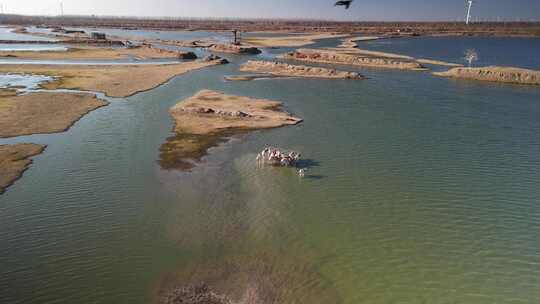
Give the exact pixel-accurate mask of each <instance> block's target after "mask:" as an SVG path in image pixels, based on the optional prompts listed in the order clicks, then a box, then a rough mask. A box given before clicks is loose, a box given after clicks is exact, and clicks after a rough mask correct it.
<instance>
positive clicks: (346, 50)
mask: <svg viewBox="0 0 540 304" xmlns="http://www.w3.org/2000/svg"><path fill="white" fill-rule="evenodd" d="M326 50H328V51H332V52H338V53H342V54H349V55H362V56H369V57H378V58H390V59H400V60H414V58H413V57H411V56H407V55H402V54H396V53H388V52H379V51H369V50H363V49H358V48H345V47H340V48H328V49H326Z"/></svg>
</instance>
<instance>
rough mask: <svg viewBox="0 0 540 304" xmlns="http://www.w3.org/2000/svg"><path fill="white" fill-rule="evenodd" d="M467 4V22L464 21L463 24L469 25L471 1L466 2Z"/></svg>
mask: <svg viewBox="0 0 540 304" xmlns="http://www.w3.org/2000/svg"><path fill="white" fill-rule="evenodd" d="M467 3H468V4H469V6H468V8H467V20H465V24H469V21H470V20H471V7H472V4H473V0H467Z"/></svg>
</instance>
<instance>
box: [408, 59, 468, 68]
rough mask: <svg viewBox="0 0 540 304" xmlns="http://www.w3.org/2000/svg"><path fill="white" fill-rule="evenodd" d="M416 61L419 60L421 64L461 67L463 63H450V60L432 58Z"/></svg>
mask: <svg viewBox="0 0 540 304" xmlns="http://www.w3.org/2000/svg"><path fill="white" fill-rule="evenodd" d="M416 62H419V63H422V64H431V65H440V66H448V67H462V66H463V64H459V63H452V62H446V61H440V60H433V59H416Z"/></svg>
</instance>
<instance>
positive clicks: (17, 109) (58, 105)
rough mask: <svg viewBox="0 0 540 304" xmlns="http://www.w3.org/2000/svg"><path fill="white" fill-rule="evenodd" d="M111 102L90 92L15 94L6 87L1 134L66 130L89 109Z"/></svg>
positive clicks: (1, 107)
mask: <svg viewBox="0 0 540 304" xmlns="http://www.w3.org/2000/svg"><path fill="white" fill-rule="evenodd" d="M2 91H5V90H2ZM107 104H108V103H107V102H105V101H103V100H100V99H98V98H96V96H95V95H94V94H87V93H58V92H51V93H49V92H38V93H30V94H26V95H13V94H10V91H5V92H4V94H2V96H0V138H6V137H15V136H22V135H31V134H50V133H58V132H63V131H66V130H68V129H69V128H70V127H71V126H72V125H73V124H74V123H75V122H76V121H78V120H79V119H80V118H81V117H83V116H84V115H86V114H87V113H89V112H91V111H93V110H95V109H97V108H100V107H103V106H106V105H107Z"/></svg>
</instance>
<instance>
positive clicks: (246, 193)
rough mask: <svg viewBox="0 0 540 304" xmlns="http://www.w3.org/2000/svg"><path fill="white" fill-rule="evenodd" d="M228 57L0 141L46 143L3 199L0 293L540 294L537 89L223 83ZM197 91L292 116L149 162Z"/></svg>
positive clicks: (34, 296) (428, 298)
mask: <svg viewBox="0 0 540 304" xmlns="http://www.w3.org/2000/svg"><path fill="white" fill-rule="evenodd" d="M454 39H456V44H457V43H461V42H462V41H461V39H462V38H454ZM412 41H414V43H416V42H418V43H420V44H419V45H422V44H421V43H422V40H421V39H415V40H412ZM530 41H531V43H530V45H531V46H532V47H534V45H535V43H536V42H535V41H536V40H530ZM526 45H529V44H526ZM508 48H509V49H511V48H512V44H509V45H508ZM388 50H392V48H389V49H388ZM417 52H421V50H417ZM264 56H269V55H268V54H266V55H263V57H264ZM230 59H231V60H232V61H233V63H232V64H230V65H226V66H220V67H215V68H211V69H207V70H201V71H196V72H193V73H190V74H187V75H183V76H180V77H177V78H175V79H173V80H172V81H170V82H169V83H167V84H165V85H163V86H161V87H159V88H157V89H155V90H152V91H149V92H145V93H142V94H138V95H136V96H133V97H130V98H128V99H126V100H124V99H117V100H111V105H110V106H108V107H105V108H101V109H98V110H96V111H94V112H92V113H91V114H89V115H87V116H85V117H84V118H83V119H82V120H81V121H79V122H78V123H77V124H76V125H75V126H74V127H73V128H72V129H71V130H70V131H68V132H66V133H62V134H56V135H35V136H27V137H20V138H13V139H8V140H5V139H3V140H0V143H14V142H35V143H46V144H48V145H49V146H48V148H47V150H46V151H45V153H44V154H42V155H40V156H38V157H36V158H35V159H34V164H33V165H32V167H31V169H30V170H28V171H27V172H26V173H25V175H24V177H23V178H22V179H21V180H19V181H18V182H17V183H16V184H15V185H14V186H13V187H11V188H9V189H8V191H7V192H6V193H5V194H4V195H2V196H0V218H1V220H0V264H1V265H0V266H1V267H0V268H1V269H2V275H1V276H0V303H148V302H150V301H152V299H154V294H155V291H156V290H157V289H159V288H160V286H163V285H165V284H188V283H191V282H195V281H201V280H204V281H206V282H209V283H210V284H211V285H212V286H215V288H217V289H218V290H219V291H222V292H227V293H229V294H232V295H233V296H235V297H239V296H241V295H242V294H244V292H245V291H246V290H251V289H253V288H255V289H256V290H258V292H260V293H264V294H265V296H264V298H265V299H276V298H277V299H280V301H279V302H281V303H351V304H352V303H381V304H383V303H384V304H386V303H536V302H537V301H538V299H540V289H539V288H538V286H540V242H539V238H538V236H539V235H540V220H539V219H540V205H539V202H540V137H538V136H537V133H538V129H539V128H540V120H539V119H538V117H540V105H539V103H538V101H539V100H540V98H539V97H540V89H539V88H537V87H527V86H513V85H498V84H490V83H481V82H464V81H455V80H448V79H444V78H436V77H432V76H431V75H430V74H429V73H424V72H404V71H385V70H361V72H362V73H363V74H365V75H366V76H368V79H367V80H363V81H347V80H337V81H325V80H302V79H274V80H258V81H253V82H225V81H223V75H231V74H238V72H237V64H238V63H241V62H242V61H243V60H246V59H248V58H247V57H234V56H233V57H230ZM441 59H443V58H441ZM449 59H451V58H449ZM522 60H525V59H523V58H519V62H521V61H522ZM519 62H518V63H519ZM205 88H209V89H214V90H219V91H223V92H225V93H229V94H237V95H247V96H254V97H260V98H268V99H275V100H281V101H283V102H284V104H285V108H286V110H288V111H290V112H292V113H294V114H295V115H297V116H299V117H302V118H303V119H305V122H304V123H303V124H301V125H299V126H295V127H287V128H281V129H275V130H269V131H260V132H255V133H252V134H250V135H246V136H241V137H237V138H235V139H233V140H232V141H231V142H229V143H227V144H224V145H222V146H219V147H217V148H215V149H212V150H211V152H210V155H209V156H208V157H206V158H205V159H204V160H203V162H202V163H201V164H200V166H198V167H197V168H196V169H195V170H194V171H193V172H178V171H164V170H162V169H160V167H159V165H158V163H157V159H158V156H159V147H160V145H161V144H162V143H163V142H165V139H166V138H167V137H168V136H170V135H171V133H170V131H171V129H172V121H171V119H170V117H169V115H168V109H169V108H170V107H171V106H173V105H174V104H175V103H177V102H178V101H179V100H182V99H184V98H186V97H189V96H191V95H192V94H194V93H195V92H197V91H198V90H200V89H205ZM266 145H272V146H279V147H283V148H286V149H292V150H297V151H300V152H301V153H302V154H303V156H304V158H305V160H304V162H303V164H302V166H306V167H309V170H308V176H307V177H306V178H304V179H299V178H298V176H297V175H296V174H295V172H294V171H293V170H289V169H275V168H262V169H258V168H257V167H256V164H255V160H254V158H255V154H256V153H257V152H258V151H259V150H261V148H262V147H264V146H266ZM267 302H271V301H267Z"/></svg>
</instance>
